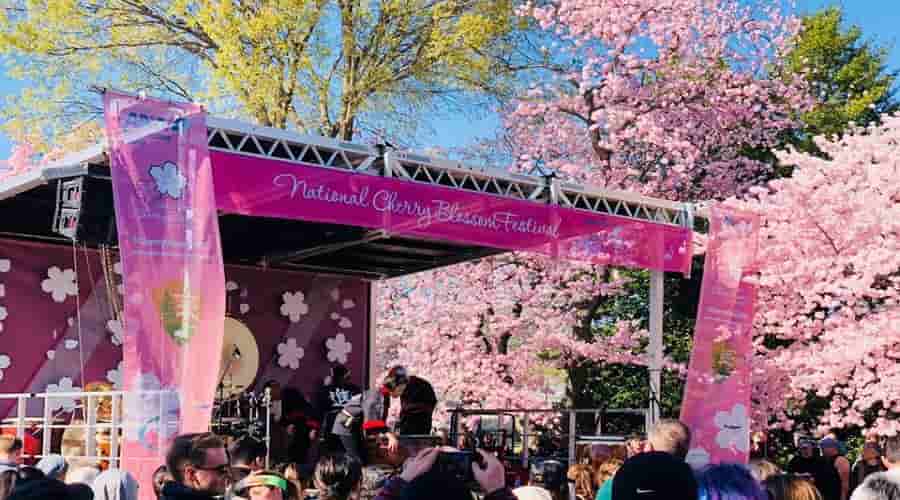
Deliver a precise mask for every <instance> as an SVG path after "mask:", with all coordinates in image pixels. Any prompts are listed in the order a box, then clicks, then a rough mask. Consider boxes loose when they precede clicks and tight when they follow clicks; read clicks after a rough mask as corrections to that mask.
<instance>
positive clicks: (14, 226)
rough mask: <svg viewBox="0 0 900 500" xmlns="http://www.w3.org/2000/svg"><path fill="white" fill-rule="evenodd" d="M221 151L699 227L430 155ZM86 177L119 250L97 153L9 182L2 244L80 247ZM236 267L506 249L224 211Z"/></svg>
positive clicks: (286, 135)
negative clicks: (68, 218)
mask: <svg viewBox="0 0 900 500" xmlns="http://www.w3.org/2000/svg"><path fill="white" fill-rule="evenodd" d="M207 126H208V142H209V147H210V149H211V150H212V151H218V152H223V153H228V154H234V155H246V156H252V157H256V158H269V159H273V160H279V161H282V162H295V163H298V164H300V163H302V164H303V165H305V166H315V167H321V168H325V169H337V170H343V171H351V172H356V173H359V174H363V175H373V176H382V177H393V178H396V179H399V180H404V181H408V182H417V183H422V184H428V185H433V186H434V185H437V186H443V187H445V188H449V189H459V190H464V191H469V192H478V193H482V194H484V195H485V196H494V197H501V198H506V199H516V200H522V201H530V202H534V203H539V204H553V205H558V206H561V207H565V208H574V209H579V210H584V211H588V212H594V213H598V214H606V215H615V216H618V217H624V218H627V219H635V220H642V221H653V222H656V223H659V224H664V225H672V226H679V227H691V226H692V224H693V215H692V207H691V206H690V205H688V204H683V203H676V202H670V201H666V200H657V199H652V198H646V197H641V196H637V195H634V194H632V193H627V192H618V191H609V190H603V189H597V188H591V187H586V186H581V185H577V184H571V183H564V182H560V181H559V180H558V179H555V178H552V177H541V176H531V175H520V174H512V173H509V172H507V171H504V170H500V169H494V168H485V167H476V166H471V165H465V164H462V163H459V162H456V161H451V160H447V159H440V158H433V157H430V156H428V155H424V154H416V153H407V152H394V151H392V152H390V153H389V154H382V151H380V150H379V149H378V148H376V147H372V146H367V145H361V144H355V143H350V142H345V141H337V140H333V139H327V138H323V137H318V136H310V135H301V134H296V133H292V132H287V131H284V130H279V129H272V128H265V127H256V126H253V125H250V124H247V123H244V122H240V121H235V120H225V119H219V118H214V117H210V118H209V119H208V121H207ZM79 177H83V178H84V187H83V189H84V194H83V203H84V205H83V208H82V211H83V212H82V220H83V223H84V224H85V225H86V226H88V227H90V228H91V231H90V235H91V237H89V238H86V239H85V240H84V242H85V243H86V244H89V245H98V244H109V245H111V246H115V243H116V235H115V227H114V216H113V205H112V190H111V186H110V183H109V167H108V159H107V157H106V154H105V152H104V149H103V148H102V147H99V146H97V147H94V148H90V149H87V150H84V151H81V152H78V153H75V154H73V155H70V156H68V157H66V158H64V159H63V160H61V161H58V162H56V163H54V164H51V165H48V166H46V167H44V168H42V169H34V170H31V171H28V172H26V173H23V174H20V175H17V176H13V177H8V178H6V179H3V180H2V181H0V237H12V238H25V239H39V240H44V241H53V242H57V243H60V244H71V240H70V239H68V238H65V237H63V236H61V235H59V234H56V233H54V231H53V230H52V227H53V223H54V217H55V215H56V212H57V198H58V190H59V189H60V186H61V183H63V182H66V181H67V180H70V179H74V178H79ZM219 225H220V232H221V237H222V247H223V253H224V257H225V260H226V262H229V263H235V264H246V265H256V266H268V267H275V268H285V269H296V270H304V271H311V272H321V273H328V274H335V275H349V276H355V277H359V278H363V279H383V278H391V277H396V276H402V275H405V274H410V273H415V272H419V271H424V270H427V269H432V268H436V267H441V266H446V265H450V264H454V263H458V262H462V261H466V260H472V259H477V258H481V257H484V256H488V255H492V254H497V253H502V252H504V251H505V250H500V249H496V248H486V247H479V246H469V245H462V244H459V243H452V242H447V241H434V240H427V239H422V238H413V237H400V236H397V235H392V234H388V233H387V232H385V231H384V230H372V229H369V228H363V227H356V226H345V225H336V224H325V223H318V222H306V221H298V220H286V219H275V218H267V217H250V216H244V215H238V214H227V213H220V217H219Z"/></svg>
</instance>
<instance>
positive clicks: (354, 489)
mask: <svg viewBox="0 0 900 500" xmlns="http://www.w3.org/2000/svg"><path fill="white" fill-rule="evenodd" d="M313 487H314V488H315V489H316V491H318V492H319V499H320V500H348V499H349V498H351V497H352V496H355V495H357V494H358V493H359V491H360V488H362V464H360V462H359V461H358V460H356V458H354V457H352V456H350V455H326V456H324V457H322V458H320V459H319V462H318V463H317V464H316V470H315V472H314V473H313Z"/></svg>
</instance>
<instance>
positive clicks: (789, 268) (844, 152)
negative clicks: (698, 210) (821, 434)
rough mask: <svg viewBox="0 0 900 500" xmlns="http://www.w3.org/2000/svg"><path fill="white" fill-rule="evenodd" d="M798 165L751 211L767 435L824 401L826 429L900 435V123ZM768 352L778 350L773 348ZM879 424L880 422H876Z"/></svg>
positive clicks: (830, 145) (762, 193)
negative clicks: (809, 404) (756, 242)
mask: <svg viewBox="0 0 900 500" xmlns="http://www.w3.org/2000/svg"><path fill="white" fill-rule="evenodd" d="M819 145H820V146H821V147H822V149H823V150H824V151H825V152H826V153H828V155H829V156H830V157H831V159H830V160H823V159H819V158H813V157H810V156H805V155H800V154H786V155H784V156H783V158H782V161H783V162H785V163H786V164H793V165H797V168H796V170H795V171H794V174H793V176H792V177H791V178H788V179H783V180H778V181H775V182H772V183H771V184H770V185H769V186H768V187H767V188H762V187H758V188H754V189H753V190H752V191H753V195H752V197H750V198H749V199H747V200H745V201H744V202H742V204H743V205H744V206H746V207H748V208H751V209H754V210H758V211H759V212H760V213H761V214H762V215H763V217H764V221H765V222H764V224H763V227H762V231H761V234H760V262H759V263H760V279H759V282H760V289H759V307H758V312H757V316H756V322H755V327H756V335H757V338H756V349H757V362H756V369H755V370H754V379H755V393H754V397H755V403H756V404H755V405H754V406H755V407H754V413H755V415H754V416H755V418H756V420H757V423H758V424H764V423H766V422H767V421H768V419H769V418H770V417H771V418H774V419H775V420H776V422H777V423H778V424H779V425H781V426H784V427H785V428H790V427H791V426H792V425H793V422H792V420H791V415H792V410H795V409H797V408H798V405H799V404H800V402H802V401H803V397H804V394H805V393H807V392H808V391H814V392H815V393H816V394H818V395H819V396H823V397H825V398H827V399H828V400H829V401H830V406H829V408H828V409H827V411H826V413H825V416H824V417H823V419H822V421H821V425H822V429H823V430H824V429H831V428H840V427H845V426H866V425H873V426H874V430H875V431H876V432H879V433H882V434H894V433H896V432H897V431H900V427H898V420H897V418H898V417H900V398H898V397H897V396H898V394H900V181H898V179H900V162H898V160H897V158H900V118H897V117H886V118H885V120H884V125H883V126H879V127H871V128H869V129H866V130H861V129H857V130H855V131H854V132H853V133H852V134H849V135H847V136H845V137H844V138H843V139H841V140H840V141H839V142H825V141H820V142H819ZM767 346H768V347H767ZM867 413H869V417H868V418H864V417H865V416H866V414H867Z"/></svg>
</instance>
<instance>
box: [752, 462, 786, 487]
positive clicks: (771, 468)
mask: <svg viewBox="0 0 900 500" xmlns="http://www.w3.org/2000/svg"><path fill="white" fill-rule="evenodd" d="M750 473H751V474H753V478H754V479H756V480H757V481H758V482H760V483H761V482H763V481H765V480H766V479H768V478H769V477H771V476H774V475H776V474H781V469H779V468H778V466H777V465H775V464H773V463H772V462H769V461H768V460H764V459H761V458H754V459H752V460H750Z"/></svg>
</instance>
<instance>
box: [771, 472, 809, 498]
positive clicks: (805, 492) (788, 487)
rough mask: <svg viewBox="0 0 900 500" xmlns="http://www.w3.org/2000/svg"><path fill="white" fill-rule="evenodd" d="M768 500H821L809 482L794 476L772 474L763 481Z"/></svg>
mask: <svg viewBox="0 0 900 500" xmlns="http://www.w3.org/2000/svg"><path fill="white" fill-rule="evenodd" d="M763 487H765V489H766V492H767V493H768V494H769V500H822V494H821V493H819V490H817V489H816V486H815V485H814V484H813V483H812V481H811V480H809V479H808V478H806V477H804V476H798V475H796V474H780V473H779V474H773V475H771V476H769V477H767V478H766V479H765V480H764V481H763Z"/></svg>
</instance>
